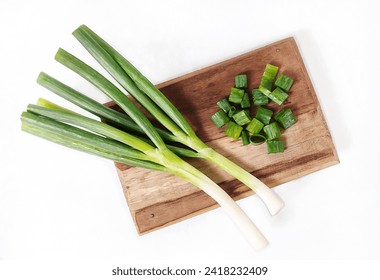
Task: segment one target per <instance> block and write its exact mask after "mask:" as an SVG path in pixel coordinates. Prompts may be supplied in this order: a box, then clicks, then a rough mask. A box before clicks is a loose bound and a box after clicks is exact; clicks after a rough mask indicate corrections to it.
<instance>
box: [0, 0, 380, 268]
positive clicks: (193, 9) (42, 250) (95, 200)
mask: <svg viewBox="0 0 380 280" xmlns="http://www.w3.org/2000/svg"><path fill="white" fill-rule="evenodd" d="M379 14H380V2H379V1H332V0H330V1H199V0H192V1H113V0H108V1H79V0H75V1H74V0H65V1H8V0H1V2H0V38H1V43H0V54H1V61H0V79H1V80H0V81H1V90H0V93H1V95H0V96H1V101H2V102H1V109H0V114H1V115H0V124H1V125H0V127H1V136H0V141H1V145H0V151H1V154H0V259H31V260H36V259H37V260H38V259H50V260H51V259H53V260H59V259H71V260H73V259H74V260H75V259H81V260H96V259H108V260H110V259H124V260H134V261H138V262H143V261H144V260H146V259H150V260H155V259H160V260H161V261H162V260H164V261H165V260H167V261H170V260H176V261H187V260H191V259H198V261H207V260H213V261H214V262H215V261H216V262H217V261H218V260H220V261H221V262H226V261H228V260H236V259H245V260H263V259H264V260H278V259H290V260H294V259H309V260H312V259H327V260H332V259H354V260H357V259H379V258H380V145H379V144H380V140H379V139H380V116H379V109H378V108H379V105H380V92H379V84H378V82H379V67H380V55H379V50H380V28H379V27H380V20H379ZM82 23H85V24H87V25H88V26H89V27H90V28H92V29H93V30H95V31H96V32H98V33H99V34H101V35H102V36H103V37H105V38H106V39H107V40H109V41H110V42H111V43H112V44H113V45H114V46H115V47H116V48H117V49H119V50H121V52H122V53H123V54H125V55H126V56H127V57H128V58H129V59H130V60H131V61H132V62H133V63H134V64H135V65H136V66H137V67H138V68H140V69H141V70H142V72H143V73H145V74H146V75H147V76H148V77H149V78H150V79H151V80H152V81H153V82H154V83H158V82H162V81H165V80H167V79H170V78H174V77H176V76H179V75H182V74H185V73H188V72H191V71H194V70H197V69H199V68H202V67H204V66H208V65H211V64H213V63H216V62H219V61H222V60H224V59H227V58H231V57H233V56H236V55H239V54H242V53H244V52H247V51H250V50H252V49H255V48H257V47H261V46H264V45H266V44H269V43H271V42H274V41H276V40H279V39H283V38H286V37H289V36H294V37H295V39H296V41H297V43H298V46H299V48H300V51H301V54H302V57H303V59H304V62H305V64H306V67H307V69H308V72H309V75H310V77H311V79H312V82H313V85H314V87H315V89H316V92H317V96H318V99H319V101H320V104H321V107H322V110H323V112H324V115H325V118H326V121H327V123H328V126H329V129H330V131H331V134H332V137H333V140H334V143H335V146H336V149H337V152H338V155H339V158H340V161H341V163H340V164H339V165H336V166H333V167H329V168H327V169H324V170H321V171H318V172H316V173H313V174H310V175H308V176H305V177H303V178H300V179H297V180H294V181H292V182H289V183H286V184H283V185H281V186H278V187H276V188H275V190H276V192H278V193H279V194H280V195H281V196H282V198H283V199H284V200H285V202H286V208H284V209H283V211H282V212H281V213H280V214H278V215H277V216H275V217H270V216H269V214H268V213H267V211H266V209H264V207H263V205H262V203H261V202H260V201H259V200H258V199H257V198H256V197H249V198H247V199H244V200H241V201H240V202H239V204H240V205H241V206H242V207H243V209H244V210H246V212H247V213H248V214H249V215H250V216H251V217H252V218H253V220H254V221H255V222H256V224H257V225H258V227H259V228H260V229H261V230H262V231H263V233H264V234H265V235H266V236H267V238H268V240H269V242H270V245H269V247H267V248H266V249H265V250H263V251H261V252H254V251H253V250H252V249H251V248H250V247H249V246H248V244H247V242H246V241H245V240H244V239H243V237H242V236H241V235H240V233H239V232H238V231H237V229H236V228H235V227H234V226H233V225H232V223H231V222H230V221H229V219H228V218H227V217H226V216H225V215H224V213H223V211H222V210H220V209H217V210H214V211H211V212H209V213H206V214H203V215H201V216H198V217H195V218H192V219H190V220H187V221H184V222H181V223H179V224H176V225H174V226H170V227H167V228H165V229H162V230H159V231H156V232H154V233H151V234H148V235H145V236H141V237H139V236H138V235H137V234H136V231H135V228H134V224H133V221H132V219H131V216H130V213H129V210H128V207H127V205H126V202H125V199H124V196H123V192H122V189H121V186H120V182H119V180H118V177H117V175H116V171H115V169H114V166H113V163H112V162H109V161H106V160H103V159H99V158H95V157H93V156H89V155H85V154H82V153H79V152H76V151H72V150H68V149H66V148H63V147H61V146H58V145H55V144H51V143H49V142H47V141H44V140H42V139H39V138H36V137H34V136H31V135H28V134H26V133H23V132H21V131H20V121H19V115H20V113H21V112H22V111H23V110H24V109H25V108H26V105H27V104H28V103H34V102H35V101H36V100H37V98H38V97H45V98H47V99H50V100H52V101H55V102H57V103H59V104H63V105H65V106H67V107H70V108H74V106H72V105H70V104H68V103H66V102H64V101H62V100H61V99H59V98H58V97H56V96H54V95H53V94H52V93H50V92H48V91H47V90H45V89H43V88H41V87H39V86H38V85H37V84H36V82H35V80H36V77H37V75H38V73H39V72H40V71H42V70H43V71H46V72H47V73H49V74H51V75H53V76H55V77H58V78H59V79H61V80H63V81H65V82H67V83H69V84H70V85H72V86H73V87H75V88H77V89H81V90H83V91H86V92H88V93H89V94H90V96H92V97H93V98H95V99H97V100H98V101H101V102H105V101H107V99H106V98H104V97H103V96H102V95H101V94H99V93H98V92H97V91H96V90H94V89H93V88H92V87H91V86H89V85H88V84H86V83H85V82H84V81H82V80H81V79H80V78H78V77H77V76H76V75H75V74H72V73H70V72H69V71H68V70H66V69H64V68H63V67H62V66H60V65H58V63H57V62H55V61H54V54H55V52H56V50H57V48H58V47H63V48H66V49H67V50H69V51H71V52H73V53H74V54H76V55H78V56H80V57H81V58H83V59H84V60H86V61H87V62H90V64H91V65H95V66H96V63H94V61H93V60H92V59H91V58H90V56H89V55H88V54H86V52H85V51H84V50H83V48H82V47H81V46H80V44H79V43H78V42H77V41H76V40H75V39H74V37H72V36H71V32H72V31H73V30H74V29H75V28H76V27H78V26H79V25H80V24H82Z"/></svg>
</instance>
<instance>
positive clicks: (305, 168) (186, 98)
mask: <svg viewBox="0 0 380 280" xmlns="http://www.w3.org/2000/svg"><path fill="white" fill-rule="evenodd" d="M267 63H271V64H274V65H277V66H279V67H280V71H279V72H280V73H284V74H286V75H289V76H291V77H292V78H294V80H295V81H294V85H293V87H292V88H291V90H290V93H289V98H288V99H287V101H286V103H285V104H283V105H282V106H278V105H276V104H274V105H272V106H270V107H272V109H274V110H275V112H278V111H279V110H280V109H281V108H283V107H289V108H291V109H292V110H293V112H294V114H295V115H296V117H297V118H298V122H297V124H296V125H294V126H292V127H291V128H289V129H288V130H287V131H286V132H285V133H284V134H283V136H282V139H283V140H284V141H285V145H286V150H285V152H284V153H279V154H270V155H268V154H267V152H266V145H260V146H253V145H248V146H242V145H241V141H240V140H239V141H233V140H232V139H230V138H227V137H225V136H224V130H223V129H218V128H216V127H215V126H214V124H213V123H212V122H211V120H210V116H211V115H212V114H213V113H214V112H215V111H216V110H217V109H218V107H217V106H216V102H217V101H219V100H220V99H222V98H223V97H226V96H228V93H229V89H230V88H231V87H232V86H233V81H234V77H235V75H237V74H239V73H246V74H247V75H248V83H249V89H252V88H254V87H257V86H258V84H259V82H260V78H261V76H262V73H263V71H264V68H265V65H266V64H267ZM158 87H159V88H160V89H161V90H162V92H163V93H164V94H165V95H166V96H167V97H168V98H169V99H170V100H171V101H172V102H173V103H174V105H175V106H177V107H178V108H179V110H180V111H181V112H182V113H183V115H184V116H185V117H186V119H187V120H188V121H189V122H190V124H191V126H192V127H193V128H194V129H195V131H196V133H197V134H198V135H199V136H200V138H201V139H202V140H204V141H205V142H207V143H208V144H209V145H210V146H211V147H213V148H214V149H215V150H217V151H218V152H220V153H221V154H223V155H224V156H226V157H228V158H229V159H231V160H233V161H234V162H236V163H238V164H239V165H240V166H242V167H243V168H245V169H246V170H248V171H249V172H251V173H252V174H254V175H255V176H257V177H258V178H259V179H261V180H262V181H263V182H265V183H266V184H267V185H268V186H270V187H274V186H277V185H279V184H282V183H285V182H288V181H290V180H293V179H296V178H299V177H301V176H304V175H306V174H309V173H311V172H315V171H317V170H320V169H322V168H326V167H328V166H331V165H334V164H337V163H339V159H338V156H337V153H336V151H335V148H334V145H333V142H332V139H331V135H330V132H329V130H328V128H327V125H326V122H325V120H324V117H323V114H322V111H321V108H320V105H319V103H318V99H317V96H316V94H315V91H314V89H313V86H312V84H311V81H310V78H309V76H308V74H307V71H306V68H305V65H304V63H303V61H302V58H301V55H300V53H299V50H298V48H297V45H296V42H295V40H294V39H293V38H287V39H284V40H281V41H279V42H276V43H273V44H270V45H268V46H265V47H263V48H260V49H257V50H254V51H251V52H248V53H246V54H243V55H241V56H238V57H235V58H232V59H229V60H226V61H224V62H221V63H218V64H215V65H212V66H210V67H206V68H204V69H201V70H198V71H195V72H193V73H189V74H187V75H184V76H181V77H178V78H176V79H173V80H170V81H167V82H164V83H162V84H159V85H158ZM272 103H273V102H272ZM188 161H189V162H190V163H191V164H193V165H194V166H196V167H197V168H198V169H200V170H202V171H203V172H204V173H205V174H207V175H208V176H209V177H210V178H211V179H213V180H214V181H215V182H217V183H218V184H219V185H220V186H221V187H222V188H223V189H225V190H226V191H227V192H228V193H229V194H230V195H231V196H232V197H233V198H234V199H235V200H237V199H240V198H243V197H247V196H249V195H252V194H253V192H252V191H251V190H249V189H248V188H247V187H245V186H243V185H242V184H241V183H240V182H239V181H237V180H234V179H233V178H232V177H231V176H230V175H228V174H226V173H225V172H224V171H222V170H220V169H219V168H216V167H215V166H214V165H213V164H211V163H209V162H207V161H205V160H202V159H190V160H188ZM116 169H117V172H118V175H119V178H120V181H121V184H122V186H123V190H124V194H125V197H126V200H127V203H128V205H129V208H130V211H131V214H132V217H133V219H134V221H135V224H136V228H137V231H138V233H139V234H144V233H148V232H150V231H153V230H156V229H159V228H162V227H165V226H168V225H170V224H173V223H177V222H179V221H181V220H184V219H187V218H190V217H192V216H194V215H197V214H200V213H203V212H205V211H208V210H210V209H213V208H215V207H217V205H216V204H215V202H214V201H213V200H212V199H211V198H210V197H208V196H207V195H206V194H204V193H203V192H202V191H200V190H199V189H197V188H196V187H194V186H192V185H191V184H189V183H187V182H186V181H184V180H182V179H180V178H176V177H174V176H172V175H168V174H163V173H159V172H156V171H150V170H144V169H141V168H136V167H127V166H125V165H121V164H118V163H116Z"/></svg>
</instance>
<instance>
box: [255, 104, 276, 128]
mask: <svg viewBox="0 0 380 280" xmlns="http://www.w3.org/2000/svg"><path fill="white" fill-rule="evenodd" d="M272 115H273V111H272V110H269V109H266V108H263V107H259V108H258V109H257V111H256V116H255V118H256V119H258V120H259V121H261V122H262V123H263V124H269V122H270V119H271V117H272Z"/></svg>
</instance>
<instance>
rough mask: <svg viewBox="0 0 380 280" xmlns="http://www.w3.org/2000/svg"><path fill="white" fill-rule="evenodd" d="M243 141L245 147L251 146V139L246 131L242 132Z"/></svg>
mask: <svg viewBox="0 0 380 280" xmlns="http://www.w3.org/2000/svg"><path fill="white" fill-rule="evenodd" d="M241 140H242V142H243V145H248V144H249V137H248V134H247V132H246V131H242V132H241Z"/></svg>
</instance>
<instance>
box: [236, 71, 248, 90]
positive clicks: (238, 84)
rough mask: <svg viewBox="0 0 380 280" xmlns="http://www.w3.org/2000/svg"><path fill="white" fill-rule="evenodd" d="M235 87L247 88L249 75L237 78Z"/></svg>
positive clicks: (241, 75)
mask: <svg viewBox="0 0 380 280" xmlns="http://www.w3.org/2000/svg"><path fill="white" fill-rule="evenodd" d="M235 87H236V88H246V87H247V75H246V74H240V75H237V76H236V77H235Z"/></svg>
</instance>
